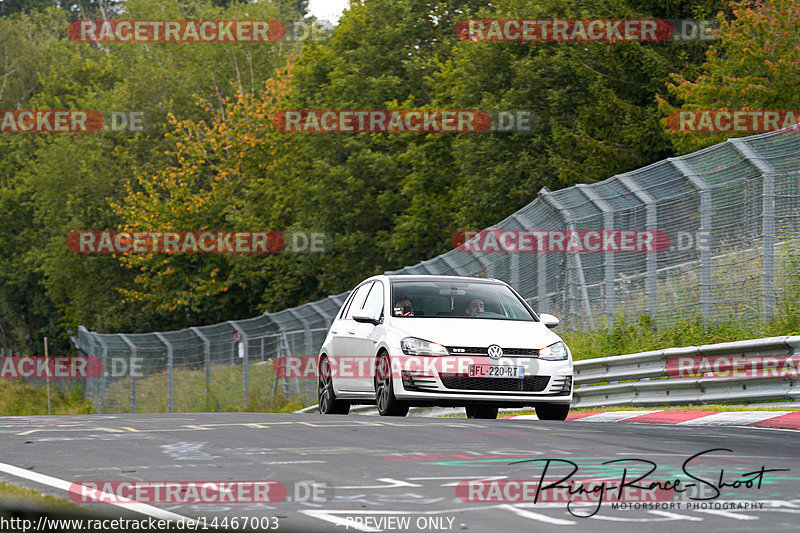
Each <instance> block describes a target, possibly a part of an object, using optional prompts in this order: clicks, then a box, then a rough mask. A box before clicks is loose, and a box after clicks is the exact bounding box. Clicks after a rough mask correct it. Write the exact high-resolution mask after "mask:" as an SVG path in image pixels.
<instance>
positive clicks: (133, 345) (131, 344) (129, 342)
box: [119, 333, 137, 413]
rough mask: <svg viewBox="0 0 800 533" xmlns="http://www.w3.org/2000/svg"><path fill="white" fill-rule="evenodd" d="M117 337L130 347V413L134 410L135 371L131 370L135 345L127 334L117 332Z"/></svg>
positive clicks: (134, 359)
mask: <svg viewBox="0 0 800 533" xmlns="http://www.w3.org/2000/svg"><path fill="white" fill-rule="evenodd" d="M119 338H120V339H122V341H123V342H124V343H125V344H127V345H128V348H130V349H131V356H130V357H129V358H128V370H129V371H130V373H131V413H135V412H136V372H135V371H134V370H133V367H134V365H135V364H136V359H137V358H136V353H137V352H136V345H135V344H134V343H133V342H131V340H130V339H129V338H128V336H127V335H124V334H122V333H120V334H119Z"/></svg>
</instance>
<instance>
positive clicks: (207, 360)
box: [189, 328, 211, 411]
mask: <svg viewBox="0 0 800 533" xmlns="http://www.w3.org/2000/svg"><path fill="white" fill-rule="evenodd" d="M189 329H190V330H192V333H194V334H195V335H197V337H198V338H199V339H200V340H201V341H203V361H204V363H203V366H204V367H205V377H206V411H210V410H211V342H210V341H209V340H208V337H206V336H205V335H204V334H203V332H202V331H200V330H199V329H198V328H189Z"/></svg>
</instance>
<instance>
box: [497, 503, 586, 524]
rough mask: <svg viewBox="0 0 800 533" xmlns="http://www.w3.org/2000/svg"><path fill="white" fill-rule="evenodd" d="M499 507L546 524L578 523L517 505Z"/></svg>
mask: <svg viewBox="0 0 800 533" xmlns="http://www.w3.org/2000/svg"><path fill="white" fill-rule="evenodd" d="M499 507H500V508H502V509H508V510H509V511H512V512H513V513H515V514H517V515H518V516H521V517H522V518H527V519H529V520H537V521H539V522H544V523H546V524H553V525H554V526H574V525H575V524H576V522H573V521H572V520H564V519H563V518H554V517H552V516H547V515H546V514H541V513H534V512H532V511H526V510H525V509H521V508H519V507H515V506H514V505H500V506H499Z"/></svg>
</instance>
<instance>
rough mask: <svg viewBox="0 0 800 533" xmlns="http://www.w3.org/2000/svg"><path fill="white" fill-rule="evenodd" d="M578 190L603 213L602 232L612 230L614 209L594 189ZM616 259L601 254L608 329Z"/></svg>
mask: <svg viewBox="0 0 800 533" xmlns="http://www.w3.org/2000/svg"><path fill="white" fill-rule="evenodd" d="M577 188H578V190H579V191H580V192H581V193H583V195H584V196H585V197H586V198H587V199H588V200H589V201H590V202H591V203H593V204H594V205H595V206H597V208H598V209H599V210H600V211H602V212H603V230H604V231H613V230H614V209H613V208H612V207H611V205H609V203H608V202H606V201H605V200H603V199H602V198H600V195H599V194H597V193H596V192H595V191H594V189H592V188H591V187H589V186H588V185H584V184H580V185H577ZM615 261H616V258H615V256H614V252H613V251H612V250H605V251H604V252H603V274H604V277H605V291H604V292H605V305H604V307H605V310H606V321H607V324H608V327H611V328H613V327H614V312H615V311H616V306H617V289H616V286H615V282H614V280H615V279H616V275H617V274H616V262H615Z"/></svg>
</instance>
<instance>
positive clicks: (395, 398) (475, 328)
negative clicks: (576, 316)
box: [317, 276, 573, 420]
mask: <svg viewBox="0 0 800 533" xmlns="http://www.w3.org/2000/svg"><path fill="white" fill-rule="evenodd" d="M557 325H558V319H557V318H556V317H554V316H552V315H547V314H542V315H537V314H536V313H535V312H534V311H533V310H532V309H531V308H530V307H529V306H528V304H527V303H526V302H525V300H523V299H522V297H521V296H520V295H519V294H517V292H516V291H514V289H512V288H511V287H510V286H508V285H507V284H506V283H503V282H502V281H499V280H494V279H479V278H462V277H455V276H374V277H371V278H369V279H367V280H365V281H363V282H362V283H360V284H359V285H358V286H357V287H356V288H355V289H354V290H353V291H352V292H351V293H350V296H349V297H348V298H347V301H346V302H345V304H344V305H343V306H342V308H341V310H340V311H339V313H338V314H337V315H336V319H335V320H334V322H333V324H332V325H331V327H330V330H329V331H328V336H327V337H326V339H325V343H324V344H323V345H322V349H321V350H320V353H319V358H318V361H317V362H318V367H317V368H318V369H319V386H318V394H319V410H320V412H321V413H323V414H347V413H348V412H349V411H350V405H352V404H375V405H376V406H377V408H378V412H379V413H380V414H381V415H394V416H405V415H406V413H408V408H409V407H410V406H412V405H413V406H433V405H437V406H464V407H465V408H466V412H467V416H468V417H470V418H496V417H497V410H498V408H500V407H523V406H533V407H534V408H535V409H536V415H537V416H538V417H539V418H540V419H542V420H564V419H565V418H566V417H567V413H569V404H570V401H571V400H572V374H573V367H572V354H571V353H570V351H569V348H567V346H566V344H564V342H563V341H562V340H561V339H560V338H559V336H558V335H556V334H555V333H553V332H552V331H550V328H553V327H555V326H557Z"/></svg>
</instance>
